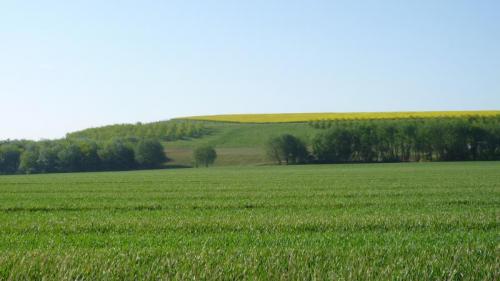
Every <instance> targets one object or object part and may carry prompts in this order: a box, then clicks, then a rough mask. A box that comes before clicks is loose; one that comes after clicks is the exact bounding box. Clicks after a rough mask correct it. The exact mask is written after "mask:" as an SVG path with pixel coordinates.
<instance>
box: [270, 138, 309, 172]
mask: <svg viewBox="0 0 500 281" xmlns="http://www.w3.org/2000/svg"><path fill="white" fill-rule="evenodd" d="M266 151H267V155H268V157H269V158H270V159H271V160H273V161H275V162H276V163H278V164H280V165H281V164H282V162H285V163H286V164H287V165H288V164H296V163H304V162H306V161H307V157H308V152H307V147H306V145H305V144H304V142H302V141H301V140H300V139H299V138H297V137H295V136H292V135H290V134H284V135H281V136H278V137H274V138H271V139H270V140H269V141H268V142H267V145H266Z"/></svg>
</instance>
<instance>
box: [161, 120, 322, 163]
mask: <svg viewBox="0 0 500 281" xmlns="http://www.w3.org/2000/svg"><path fill="white" fill-rule="evenodd" d="M205 126H206V127H207V128H209V129H210V130H211V134H209V135H205V136H204V137H202V138H198V139H189V140H178V141H173V142H166V143H165V147H166V153H167V156H168V157H169V158H171V159H172V161H171V163H170V165H191V164H192V162H193V161H192V154H193V149H194V148H195V147H197V146H200V145H204V144H209V145H212V146H214V147H215V148H216V150H217V155H218V157H217V161H216V163H215V164H216V165H217V166H233V165H262V164H269V160H268V159H267V158H266V155H265V149H264V145H265V143H266V142H267V141H268V140H269V138H271V137H273V136H279V135H281V134H284V133H292V134H294V135H296V136H298V137H300V138H301V139H303V140H304V141H306V142H309V141H310V140H311V139H312V138H313V136H314V135H315V134H316V133H318V132H320V131H319V130H317V129H314V128H313V127H311V126H309V125H308V124H306V123H276V124H237V123H221V122H210V123H207V124H205Z"/></svg>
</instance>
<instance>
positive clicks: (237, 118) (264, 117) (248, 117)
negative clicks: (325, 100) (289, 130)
mask: <svg viewBox="0 0 500 281" xmlns="http://www.w3.org/2000/svg"><path fill="white" fill-rule="evenodd" d="M498 115H500V111H498V110H491V111H427V112H426V111H415V112H347V113H282V114H232V115H231V114H228V115H209V116H193V117H185V118H179V119H182V120H199V121H219V122H237V123H287V122H308V121H317V120H379V119H412V118H413V119H414V118H456V117H469V116H480V117H493V116H498Z"/></svg>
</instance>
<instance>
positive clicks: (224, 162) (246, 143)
mask: <svg viewBox="0 0 500 281" xmlns="http://www.w3.org/2000/svg"><path fill="white" fill-rule="evenodd" d="M492 117H496V118H498V117H500V111H439V112H437V111H436V112H385V113H384V112H378V113H377V112H375V113H297V114H249V115H241V114H240V115H214V116H195V117H186V118H176V119H173V120H170V121H162V122H154V123H146V124H141V123H138V124H123V125H111V126H105V127H100V128H92V129H87V130H83V131H79V132H74V133H70V134H68V138H89V139H96V140H106V139H110V138H113V137H134V136H135V137H153V138H157V139H160V140H161V141H162V142H163V144H164V146H165V147H166V153H167V156H168V157H169V158H170V159H171V161H170V163H169V165H172V166H190V165H191V164H192V151H193V149H194V148H195V147H197V146H200V145H204V144H209V145H212V146H215V147H216V148H217V153H218V159H217V161H216V165H218V166H228V165H231V166H234V165H265V164H269V163H270V161H269V160H268V159H266V156H265V150H264V145H265V143H266V142H267V140H269V138H271V137H273V136H278V135H281V134H284V133H289V134H293V135H295V136H297V137H299V138H300V139H302V140H303V141H304V142H305V143H306V144H308V145H310V144H311V140H312V139H313V138H314V136H315V135H316V134H318V133H320V132H321V130H318V128H325V126H326V127H328V126H330V125H332V123H335V122H341V123H344V122H372V121H373V122H399V121H400V120H410V119H418V120H430V119H469V118H492Z"/></svg>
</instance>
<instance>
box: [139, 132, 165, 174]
mask: <svg viewBox="0 0 500 281" xmlns="http://www.w3.org/2000/svg"><path fill="white" fill-rule="evenodd" d="M135 161H136V162H137V164H138V165H139V167H141V168H146V169H148V168H158V167H160V166H161V164H163V163H165V162H166V161H167V157H166V156H165V152H164V148H163V145H162V144H161V143H160V142H159V141H157V140H152V139H149V140H141V141H139V143H138V144H137V146H136V148H135Z"/></svg>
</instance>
